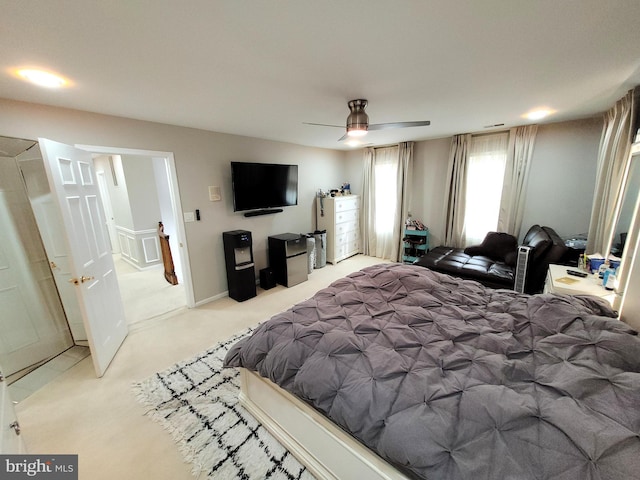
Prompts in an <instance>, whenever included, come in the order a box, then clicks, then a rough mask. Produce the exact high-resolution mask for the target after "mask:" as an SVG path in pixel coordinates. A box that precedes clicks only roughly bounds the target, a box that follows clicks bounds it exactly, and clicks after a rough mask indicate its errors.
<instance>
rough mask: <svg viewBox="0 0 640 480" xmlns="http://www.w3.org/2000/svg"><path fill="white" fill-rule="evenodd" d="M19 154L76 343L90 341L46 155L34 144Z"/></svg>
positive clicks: (41, 235) (41, 234) (25, 180)
mask: <svg viewBox="0 0 640 480" xmlns="http://www.w3.org/2000/svg"><path fill="white" fill-rule="evenodd" d="M32 152H33V153H32ZM16 158H17V159H18V166H19V167H20V171H21V172H22V177H23V178H24V182H25V184H26V187H27V195H28V196H29V201H30V202H31V208H32V209H33V214H34V216H35V218H36V222H37V224H38V229H39V230H40V237H41V238H42V244H43V245H44V249H45V251H46V252H47V257H48V259H49V262H50V267H51V271H52V272H53V277H54V278H55V281H56V286H57V288H58V293H59V294H60V300H61V301H62V305H63V306H64V312H65V314H66V316H67V322H68V323H69V328H70V329H71V334H72V335H73V339H74V341H75V342H76V343H79V342H86V341H87V332H86V331H85V329H84V322H83V320H82V313H81V312H80V307H79V306H78V299H77V298H76V292H75V286H74V285H73V284H72V283H70V282H69V280H70V279H71V278H72V277H73V275H71V268H70V266H69V264H70V259H69V254H68V252H67V244H66V242H65V234H64V225H63V224H62V218H61V217H60V212H59V210H58V206H57V203H56V202H55V200H54V197H53V194H52V193H51V189H50V188H49V181H48V179H47V173H46V171H45V169H44V164H43V163H42V156H41V155H39V150H38V149H37V148H32V149H31V150H29V151H27V152H24V153H23V154H20V155H18V156H17V157H16Z"/></svg>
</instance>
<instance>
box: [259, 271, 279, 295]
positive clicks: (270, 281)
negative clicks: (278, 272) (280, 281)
mask: <svg viewBox="0 0 640 480" xmlns="http://www.w3.org/2000/svg"><path fill="white" fill-rule="evenodd" d="M275 286H276V276H275V275H274V273H273V270H271V269H270V268H263V269H262V270H260V288H262V289H263V290H269V289H270V288H273V287H275Z"/></svg>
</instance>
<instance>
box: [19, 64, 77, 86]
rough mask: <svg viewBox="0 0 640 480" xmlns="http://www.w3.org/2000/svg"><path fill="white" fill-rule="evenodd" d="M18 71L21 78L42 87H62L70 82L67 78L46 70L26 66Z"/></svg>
mask: <svg viewBox="0 0 640 480" xmlns="http://www.w3.org/2000/svg"><path fill="white" fill-rule="evenodd" d="M16 73H17V74H18V76H19V77H20V78H22V79H24V80H26V81H27V82H31V83H33V84H35V85H38V86H40V87H47V88H60V87H64V86H65V85H66V84H67V83H68V82H67V80H66V79H64V78H62V77H60V76H58V75H56V74H54V73H51V72H46V71H44V70H36V69H31V68H25V69H21V70H17V71H16Z"/></svg>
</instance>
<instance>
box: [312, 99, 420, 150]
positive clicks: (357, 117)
mask: <svg viewBox="0 0 640 480" xmlns="http://www.w3.org/2000/svg"><path fill="white" fill-rule="evenodd" d="M367 103H368V102H367V100H364V99H362V98H361V99H357V100H350V101H349V103H348V105H349V110H350V111H351V113H350V114H349V116H348V117H347V133H345V134H344V135H343V136H342V137H341V138H339V139H338V141H339V142H341V141H342V140H344V139H345V138H348V137H362V136H364V135H366V134H367V132H368V131H369V130H386V129H389V128H407V127H425V126H427V125H431V122H430V121H429V120H423V121H417V122H393V123H374V124H372V125H369V115H367V113H366V112H365V111H364V109H365V108H366V107H367ZM303 123H304V124H305V125H318V126H321V127H337V128H344V126H342V125H327V124H324V123H309V122H303Z"/></svg>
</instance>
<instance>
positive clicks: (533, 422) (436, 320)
mask: <svg viewBox="0 0 640 480" xmlns="http://www.w3.org/2000/svg"><path fill="white" fill-rule="evenodd" d="M614 316H615V315H614V313H613V312H612V311H611V309H610V308H609V307H608V306H607V304H605V303H604V302H603V301H601V300H600V299H597V298H595V297H588V296H584V297H578V296H562V295H533V296H529V295H522V294H518V293H516V292H513V291H509V290H492V289H489V288H486V287H483V286H482V285H480V284H478V283H475V282H471V281H465V280H459V279H456V278H454V277H450V276H448V275H443V274H440V273H436V272H433V271H431V270H428V269H426V268H422V267H417V266H413V265H400V264H383V265H376V266H373V267H368V268H365V269H363V270H361V271H360V272H356V273H353V274H351V275H349V276H348V277H346V278H343V279H340V280H338V281H336V282H334V283H333V284H332V285H330V286H329V287H327V288H325V289H323V290H320V291H319V292H318V293H317V294H316V295H315V296H313V297H312V298H310V299H308V300H306V301H303V302H301V303H299V304H297V305H295V306H294V307H292V308H291V309H289V310H287V311H286V312H282V313H280V314H278V315H276V316H274V317H273V318H272V319H270V320H269V321H267V322H265V323H263V324H261V325H260V326H259V327H258V328H257V329H256V331H255V332H254V333H253V335H252V336H251V337H249V338H247V339H244V340H242V341H240V342H239V343H237V344H236V345H234V346H233V347H232V349H231V350H230V351H229V353H228V355H227V357H226V360H225V365H226V366H236V367H239V366H241V367H245V368H248V369H251V370H256V371H257V372H258V373H259V374H260V375H262V376H264V377H267V378H269V379H271V380H272V381H273V382H275V383H277V384H278V385H280V386H281V387H283V388H284V389H286V390H288V391H289V392H291V393H293V394H295V395H297V396H298V397H300V398H302V399H304V400H305V401H307V402H308V403H310V404H311V405H312V406H313V407H315V408H316V409H317V410H319V411H321V412H322V413H324V414H325V415H326V416H327V417H329V418H330V419H331V420H332V421H333V422H335V423H337V424H338V425H340V426H341V427H342V428H343V429H345V430H346V431H348V432H350V433H351V434H352V435H353V436H355V437H356V438H358V439H359V440H360V441H361V442H362V443H364V444H365V445H367V446H368V447H369V448H371V449H372V450H373V451H375V452H377V453H378V454H379V455H380V456H382V457H383V458H385V459H386V460H387V461H389V462H390V463H392V464H393V465H395V466H396V467H398V468H399V469H400V470H401V471H403V472H404V473H405V474H408V475H409V476H412V477H416V478H424V479H427V480H448V479H473V480H479V479H486V480H493V479H554V480H577V479H579V480H589V479H610V480H621V479H631V478H635V479H638V478H640V339H639V338H638V336H637V335H636V334H635V332H633V330H631V329H630V328H628V327H627V326H626V325H625V324H624V323H622V322H620V321H618V320H615V319H613V318H609V317H614Z"/></svg>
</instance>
